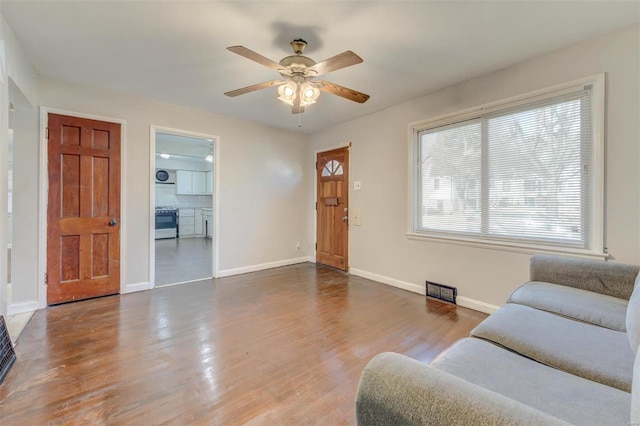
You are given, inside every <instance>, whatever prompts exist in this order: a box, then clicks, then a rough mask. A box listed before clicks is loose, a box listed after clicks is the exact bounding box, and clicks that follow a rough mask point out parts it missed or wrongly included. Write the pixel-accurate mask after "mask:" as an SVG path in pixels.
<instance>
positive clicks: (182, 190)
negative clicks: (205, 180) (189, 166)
mask: <svg viewBox="0 0 640 426" xmlns="http://www.w3.org/2000/svg"><path fill="white" fill-rule="evenodd" d="M192 175H193V172H192V171H191V170H176V194H193V184H192V180H193V177H192Z"/></svg>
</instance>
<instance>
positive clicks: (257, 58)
mask: <svg viewBox="0 0 640 426" xmlns="http://www.w3.org/2000/svg"><path fill="white" fill-rule="evenodd" d="M227 50H228V51H230V52H233V53H235V54H237V55H240V56H244V57H245V58H247V59H251V60H252V61H254V62H257V63H259V64H260V65H264V66H265V67H267V68H271V69H272V70H275V71H278V72H279V71H280V70H283V69H284V67H283V66H282V65H280V64H279V63H277V62H274V61H272V60H271V59H269V58H266V57H264V56H262V55H261V54H259V53H256V52H254V51H253V50H250V49H247V48H246V47H244V46H231V47H227Z"/></svg>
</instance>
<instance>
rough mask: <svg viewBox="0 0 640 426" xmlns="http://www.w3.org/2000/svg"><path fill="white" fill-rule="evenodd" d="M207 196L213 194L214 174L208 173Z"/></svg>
mask: <svg viewBox="0 0 640 426" xmlns="http://www.w3.org/2000/svg"><path fill="white" fill-rule="evenodd" d="M206 186H207V188H206V189H207V195H211V194H213V172H207V183H206Z"/></svg>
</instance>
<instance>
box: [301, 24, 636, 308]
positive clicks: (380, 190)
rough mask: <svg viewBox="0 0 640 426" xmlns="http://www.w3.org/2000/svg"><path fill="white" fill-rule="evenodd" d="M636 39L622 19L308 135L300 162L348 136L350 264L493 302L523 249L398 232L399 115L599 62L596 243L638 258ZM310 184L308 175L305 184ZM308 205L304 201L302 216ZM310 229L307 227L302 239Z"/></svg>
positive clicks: (528, 86)
mask: <svg viewBox="0 0 640 426" xmlns="http://www.w3.org/2000/svg"><path fill="white" fill-rule="evenodd" d="M639 40H640V35H639V27H638V26H634V27H632V28H627V29H625V30H622V31H618V32H615V33H612V34H609V35H606V36H603V37H600V38H597V39H594V40H590V41H587V42H584V43H581V44H578V45H575V46H572V47H570V48H567V49H564V50H561V51H558V52H555V53H552V54H549V55H545V56H542V57H539V58H536V59H533V60H530V61H527V62H525V63H521V64H519V65H516V66H512V67H509V68H506V69H503V70H501V71H498V72H495V73H492V74H489V75H486V76H483V77H481V78H476V79H473V80H470V81H467V82H464V83H462V84H458V85H455V86H452V87H449V88H447V89H445V90H442V91H440V92H437V93H434V94H431V95H428V96H425V97H421V98H418V99H415V100H413V101H410V102H405V103H403V104H400V105H397V106H395V107H392V108H389V109H387V110H384V111H381V112H378V113H375V114H371V115H368V116H365V117H362V118H359V119H356V120H353V121H350V122H348V123H344V124H342V125H339V126H336V127H334V128H332V129H328V130H326V131H323V132H318V133H316V134H314V135H312V136H311V142H312V143H311V146H310V149H309V157H308V164H309V165H310V166H308V168H310V167H312V166H311V165H312V164H313V162H312V161H315V159H313V158H312V153H313V152H314V151H315V150H320V149H322V148H324V147H329V146H334V145H336V144H337V143H345V142H349V141H351V142H352V143H353V147H352V150H351V180H352V181H354V180H360V181H362V190H361V191H353V190H351V192H350V204H351V208H352V209H353V208H356V207H360V208H362V226H360V227H358V226H351V227H350V233H351V234H350V235H351V261H350V263H351V267H352V268H353V269H354V270H355V271H354V272H356V273H363V272H364V273H365V275H369V276H375V275H371V274H377V275H379V276H378V278H379V279H386V281H388V282H395V283H396V284H398V285H405V286H406V287H411V288H416V289H417V288H422V289H423V288H424V280H425V279H429V280H432V281H435V282H440V283H442V284H448V285H453V286H456V287H458V291H459V295H461V296H462V300H463V301H464V299H465V298H470V299H473V300H477V301H481V302H485V303H488V304H492V305H502V304H503V303H504V301H505V299H506V298H507V296H508V295H509V293H510V292H511V291H513V290H514V289H515V288H516V287H517V286H519V285H520V284H521V283H523V282H524V281H525V280H527V278H528V268H529V264H528V261H529V254H522V253H514V252H506V251H498V250H489V249H480V248H472V247H465V246H460V245H452V244H446V243H434V242H423V241H411V240H408V239H407V238H406V237H405V236H404V233H405V232H406V231H407V217H408V211H407V209H408V207H407V206H408V197H407V179H408V169H407V167H408V166H407V164H408V153H407V137H408V136H407V125H408V123H410V122H414V121H418V120H423V119H427V118H430V117H435V116H438V115H441V114H445V113H451V112H456V111H460V110H463V109H466V108H470V107H474V106H478V105H482V104H485V103H488V102H491V101H496V100H500V99H506V98H509V97H512V96H516V95H520V94H524V93H527V92H530V91H533V90H537V89H542V88H546V87H550V86H553V85H555V84H560V83H565V82H569V81H572V80H575V79H578V78H581V77H586V76H589V75H594V74H597V73H602V72H606V73H607V100H606V109H607V125H606V201H605V212H606V221H605V238H606V239H605V246H606V247H608V248H609V252H610V253H611V255H612V257H613V259H615V260H616V261H621V262H626V263H636V264H638V263H640V228H639V226H640V222H639V218H640V205H639V195H640V175H639V173H638V169H639V167H638V160H639V158H640V150H639V145H640V144H639V141H640V132H639V126H638V117H639V116H640V107H639V99H640V96H639V95H640V93H639V92H640V73H639V68H638V65H639V62H640V58H639V51H640V44H639ZM424 72H425V73H428V72H429V68H428V66H427V67H426V68H425V70H424ZM374 95H375V94H374ZM313 185H314V183H313V179H311V181H310V182H309V186H308V193H309V194H313ZM309 197H310V198H309V206H313V200H312V197H313V195H310V196H309ZM314 214H315V212H314V211H313V208H311V211H310V212H309V222H310V223H313V216H314ZM314 232H315V230H314V229H310V232H309V239H310V241H313V240H314V236H313V235H314ZM385 277H386V278H385ZM423 291H424V290H423ZM467 302H468V301H467Z"/></svg>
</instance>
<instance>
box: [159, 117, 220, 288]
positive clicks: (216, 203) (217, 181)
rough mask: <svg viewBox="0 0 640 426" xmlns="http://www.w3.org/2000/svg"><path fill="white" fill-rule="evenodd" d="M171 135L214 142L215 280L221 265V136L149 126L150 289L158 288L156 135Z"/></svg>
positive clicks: (213, 271) (213, 260)
mask: <svg viewBox="0 0 640 426" xmlns="http://www.w3.org/2000/svg"><path fill="white" fill-rule="evenodd" d="M157 133H171V134H173V135H178V136H189V137H193V138H200V139H211V140H213V163H212V165H213V206H212V207H213V259H212V263H213V270H212V275H213V278H217V277H218V275H219V265H220V236H219V232H218V230H219V229H220V214H219V212H220V136H216V135H210V134H207V133H199V132H192V131H190V130H182V129H174V128H171V127H164V126H158V125H155V124H151V125H150V126H149V172H150V173H151V174H150V175H149V176H150V181H149V289H153V288H155V286H156V244H155V227H156V226H155V224H156V220H155V213H156V212H155V208H156V181H155V178H154V177H153V175H154V173H155V169H156V134H157Z"/></svg>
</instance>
